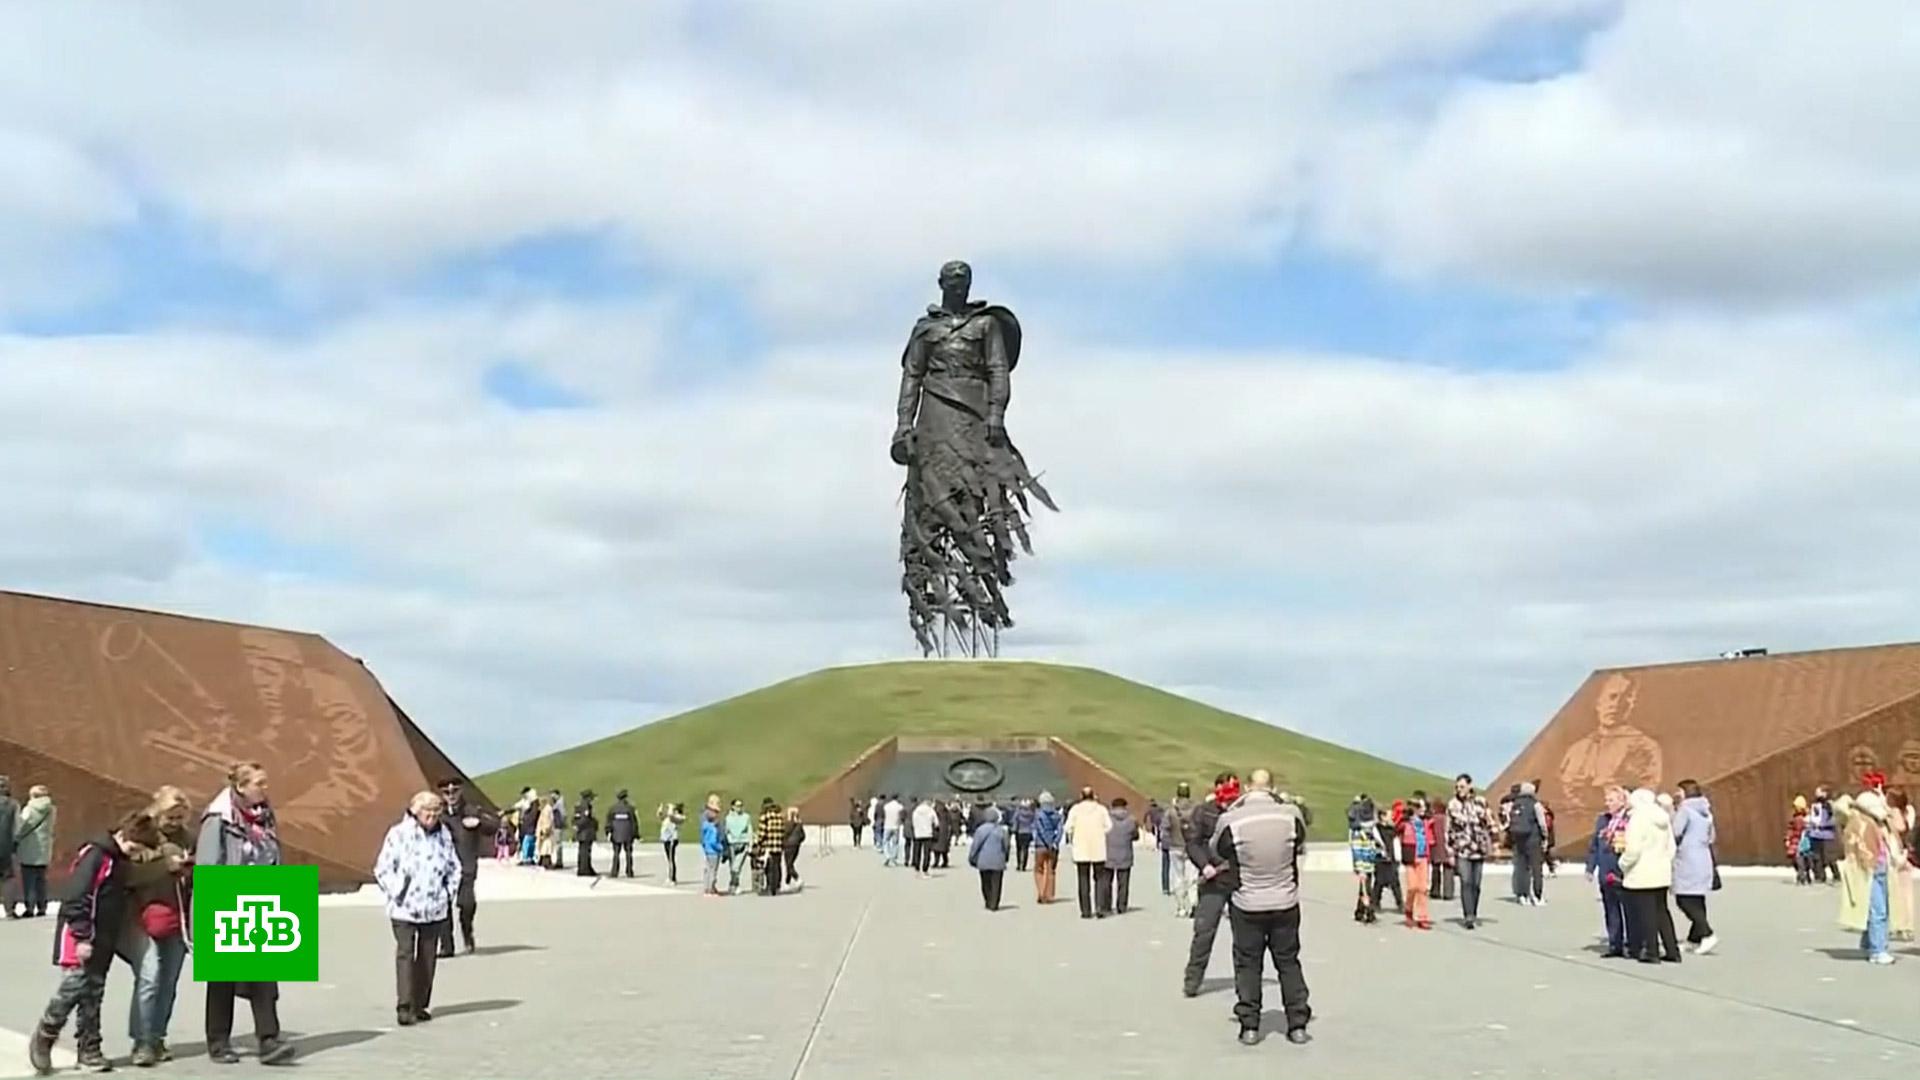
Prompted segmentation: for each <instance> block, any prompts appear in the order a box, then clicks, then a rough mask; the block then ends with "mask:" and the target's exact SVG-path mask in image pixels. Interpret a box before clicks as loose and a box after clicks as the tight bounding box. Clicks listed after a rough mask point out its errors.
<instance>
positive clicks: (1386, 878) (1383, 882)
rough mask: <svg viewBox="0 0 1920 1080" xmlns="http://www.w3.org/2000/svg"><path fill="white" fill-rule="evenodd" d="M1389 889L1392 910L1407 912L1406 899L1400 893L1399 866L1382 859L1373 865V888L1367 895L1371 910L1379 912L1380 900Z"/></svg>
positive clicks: (1391, 861) (1389, 860)
mask: <svg viewBox="0 0 1920 1080" xmlns="http://www.w3.org/2000/svg"><path fill="white" fill-rule="evenodd" d="M1389 889H1391V890H1392V891H1393V909H1394V910H1395V911H1405V910H1407V898H1406V896H1405V894H1403V893H1401V891H1400V866H1399V864H1398V863H1395V862H1394V861H1393V860H1391V859H1386V858H1382V859H1381V860H1380V861H1379V862H1376V863H1374V864H1373V888H1372V890H1371V891H1370V892H1369V894H1368V899H1369V901H1370V902H1371V903H1372V904H1373V910H1375V911H1379V910H1380V899H1381V897H1382V896H1384V895H1385V894H1386V892H1387V891H1388V890H1389Z"/></svg>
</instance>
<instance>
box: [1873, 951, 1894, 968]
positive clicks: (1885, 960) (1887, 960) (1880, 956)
mask: <svg viewBox="0 0 1920 1080" xmlns="http://www.w3.org/2000/svg"><path fill="white" fill-rule="evenodd" d="M1867 963H1869V964H1879V965H1881V966H1883V967H1884V966H1885V965H1887V964H1891V963H1893V954H1892V953H1874V954H1873V955H1872V956H1869V957H1867Z"/></svg>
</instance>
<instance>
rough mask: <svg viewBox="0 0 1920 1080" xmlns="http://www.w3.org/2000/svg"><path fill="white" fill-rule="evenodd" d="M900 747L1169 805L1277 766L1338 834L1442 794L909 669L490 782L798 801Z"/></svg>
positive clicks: (1162, 695) (1137, 691) (647, 799)
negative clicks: (1106, 774)
mask: <svg viewBox="0 0 1920 1080" xmlns="http://www.w3.org/2000/svg"><path fill="white" fill-rule="evenodd" d="M891 735H970V736H982V737H993V736H1006V735H1053V736H1057V737H1059V738H1063V739H1065V740H1067V741H1068V742H1070V743H1072V744H1074V745H1075V746H1076V747H1078V748H1079V749H1080V750H1082V751H1083V752H1085V753H1087V754H1088V755H1090V756H1092V757H1093V758H1094V759H1095V760H1097V761H1099V762H1100V763H1101V764H1103V765H1105V766H1106V767H1108V768H1109V769H1112V770H1113V771H1114V772H1116V773H1118V774H1120V775H1121V776H1122V777H1124V778H1126V779H1127V780H1129V781H1131V782H1133V783H1134V784H1135V785H1137V786H1139V787H1140V788H1141V789H1142V790H1144V791H1147V792H1150V793H1153V794H1155V795H1158V796H1159V797H1161V798H1162V800H1163V801H1164V799H1165V798H1166V796H1168V795H1170V794H1171V793H1172V791H1173V786H1174V784H1175V783H1177V782H1178V781H1181V780H1187V781H1191V782H1192V783H1193V784H1194V785H1195V788H1196V790H1204V784H1205V783H1206V782H1207V781H1209V780H1211V778H1212V777H1213V776H1214V774H1216V773H1218V772H1220V771H1221V770H1223V769H1229V768H1231V769H1235V770H1238V771H1240V772H1241V773H1242V774H1243V775H1244V774H1245V771H1246V770H1248V769H1251V768H1253V767H1256V766H1266V767H1267V768H1270V769H1273V770H1274V771H1275V774H1276V775H1277V776H1279V777H1280V778H1281V779H1282V784H1283V786H1284V787H1285V788H1286V789H1287V790H1290V791H1294V792H1298V793H1300V794H1302V795H1303V796H1305V797H1306V798H1307V799H1308V801H1309V802H1310V804H1311V805H1312V806H1313V807H1314V808H1315V809H1316V811H1317V812H1316V814H1315V824H1316V828H1315V830H1314V832H1315V833H1316V834H1317V835H1321V836H1328V835H1334V834H1337V833H1339V832H1341V831H1342V829H1343V828H1344V826H1343V824H1342V822H1343V818H1344V810H1345V806H1346V803H1347V800H1348V799H1350V798H1352V797H1353V794H1354V793H1355V792H1357V791H1366V792H1369V793H1371V794H1373V795H1375V796H1376V797H1385V798H1393V797H1398V796H1402V795H1405V794H1406V793H1408V792H1410V791H1413V790H1414V789H1416V788H1424V789H1426V790H1427V791H1431V792H1439V791H1442V790H1444V789H1445V787H1446V782H1445V781H1444V780H1442V779H1441V778H1440V777H1437V776H1434V775H1432V774H1429V773H1424V772H1421V771H1420V770H1418V769H1411V768H1407V767H1405V766H1402V765H1396V764H1394V763H1392V762H1389V761H1384V760H1381V759H1380V758H1376V757H1372V756H1370V755H1367V754H1362V753H1358V752H1356V751H1353V750H1348V749H1346V748H1344V747H1341V746H1337V745H1335V744H1333V743H1329V742H1323V741H1321V740H1319V739H1314V738H1309V737H1307V736H1305V735H1301V734H1298V733H1296V732H1292V731H1286V730H1284V729H1281V728H1276V727H1272V726H1270V725H1267V724H1262V723H1260V722H1259V721H1256V720H1250V719H1248V718H1246V717H1244V716H1237V715H1235V714H1233V713H1229V712H1225V711H1223V710H1220V709H1215V708H1212V707H1211V706H1207V705H1202V704H1200V703H1199V702H1197V701H1192V700H1190V699H1188V698H1183V697H1179V696H1177V695H1174V694H1169V693H1167V692H1165V691H1162V690H1156V689H1154V688H1152V687H1150V686H1143V685H1141V684H1139V683H1135V682H1129V681H1127V680H1125V679H1121V678H1116V677H1115V676H1112V675H1108V674H1106V673H1104V672H1099V671H1093V670H1090V669H1086V668H1073V667H1060V666H1055V665H1049V664H1034V663H1023V662H994V661H925V660H921V661H907V662H902V663H890V664H874V665H869V666H864V667H848V668H832V669H829V670H826V671H819V672H815V673H814V674H812V675H806V676H802V677H800V678H798V679H791V680H789V681H787V682H783V683H777V684H775V685H773V686H768V687H765V688H763V689H760V690H755V691H753V692H752V693H749V694H744V695H742V696H740V697H736V698H732V699H729V700H726V701H721V702H717V703H715V704H712V705H708V706H705V707H704V708H700V709H695V710H693V711H692V712H688V713H683V714H681V715H679V716H675V717H671V718H668V719H665V720H660V721H657V722H655V723H652V724H648V725H646V726H645V727H639V728H635V729H633V730H631V731H628V732H624V733H622V734H619V735H614V736H612V737H610V738H606V739H601V740H599V741H597V742H591V743H587V744H585V745H583V746H576V747H574V748H572V749H570V750H562V751H560V752H558V753H554V754H549V755H547V756H545V757H540V758H535V759H533V760H531V761H526V762H522V763H520V764H518V765H513V766H510V767H508V768H505V769H501V770H499V771H498V772H494V773H489V774H487V775H486V776H482V777H480V778H479V783H480V785H481V786H482V787H483V788H484V789H485V790H486V792H487V793H488V794H489V795H491V796H493V798H494V799H496V800H498V801H501V802H507V801H511V800H512V798H513V797H514V795H515V794H517V793H518V792H519V790H520V788H522V787H524V786H528V785H532V786H534V787H537V788H538V789H540V790H542V791H545V790H547V789H548V788H553V787H558V788H560V789H561V790H562V791H564V792H566V794H567V796H568V797H569V798H571V797H572V796H573V794H574V793H575V792H577V791H579V790H581V789H583V788H592V789H593V790H594V791H595V792H597V793H598V794H599V795H600V797H601V802H602V804H603V805H604V803H605V802H606V801H607V800H609V799H610V798H611V797H612V795H613V792H614V791H616V790H618V789H620V788H627V789H629V790H630V791H631V792H632V795H633V798H634V802H635V805H637V806H639V807H641V809H642V813H643V814H648V813H650V811H651V808H652V807H653V806H654V805H657V804H658V803H661V802H665V801H672V802H681V801H684V802H686V803H687V804H688V806H689V807H692V806H697V805H698V804H699V801H700V800H701V799H702V798H704V796H705V793H706V792H708V791H721V792H726V793H729V794H730V795H732V794H737V795H740V796H743V797H746V798H747V799H748V800H749V801H750V802H751V803H753V804H756V805H757V804H758V802H759V800H760V798H761V797H762V796H765V795H771V796H773V797H774V798H776V799H780V800H783V801H786V800H791V799H795V798H797V797H799V796H801V795H803V794H805V793H806V792H807V791H808V790H810V789H811V788H813V786H814V785H816V784H818V783H820V782H821V781H823V780H826V779H827V778H829V777H831V776H833V775H835V774H836V773H838V772H839V771H840V770H841V769H842V768H844V767H845V766H846V765H847V764H848V763H849V762H851V761H852V760H853V758H854V757H855V756H856V755H858V754H859V753H860V752H861V751H863V750H865V749H866V748H867V747H869V746H872V745H873V744H874V743H876V742H879V741H880V740H882V739H885V738H887V737H888V736H891Z"/></svg>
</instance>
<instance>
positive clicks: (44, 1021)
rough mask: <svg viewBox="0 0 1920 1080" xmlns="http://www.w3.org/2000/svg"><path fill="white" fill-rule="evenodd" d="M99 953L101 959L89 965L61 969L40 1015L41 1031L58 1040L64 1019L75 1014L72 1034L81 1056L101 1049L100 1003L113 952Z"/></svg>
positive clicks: (65, 1022) (103, 947) (65, 1024)
mask: <svg viewBox="0 0 1920 1080" xmlns="http://www.w3.org/2000/svg"><path fill="white" fill-rule="evenodd" d="M102 952H103V954H104V955H105V957H106V958H105V959H104V960H102V959H101V958H100V957H99V956H95V958H94V959H93V960H92V961H91V962H89V963H86V964H83V965H81V966H79V967H71V968H66V969H64V970H63V971H62V972H61V975H60V985H58V986H56V987H54V990H53V997H51V998H48V999H47V1009H46V1011H45V1012H43V1013H41V1014H40V1030H41V1031H42V1032H43V1033H44V1034H47V1035H51V1036H54V1037H56V1038H57V1037H58V1036H59V1034H60V1032H61V1030H62V1029H64V1028H65V1027H66V1026H67V1018H68V1017H70V1016H75V1014H76V1013H77V1014H78V1016H77V1017H75V1021H74V1025H73V1035H74V1040H75V1041H76V1042H78V1043H79V1045H80V1052H81V1053H83V1054H84V1053H89V1052H92V1053H98V1052H99V1050H100V1002H101V1001H102V1000H103V999H105V998H106V996H107V970H108V969H109V968H110V967H112V966H113V950H112V949H111V948H110V947H107V946H102Z"/></svg>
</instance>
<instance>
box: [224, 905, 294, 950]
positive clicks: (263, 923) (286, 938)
mask: <svg viewBox="0 0 1920 1080" xmlns="http://www.w3.org/2000/svg"><path fill="white" fill-rule="evenodd" d="M234 903H235V905H236V907H235V909H234V910H230V911H228V910H222V911H215V912H214V913H213V926H214V932H213V951H214V952H219V953H290V952H297V951H299V949H300V917H299V916H297V915H295V914H294V913H292V912H290V911H282V910H281V909H280V898H279V897H277V896H236V897H234Z"/></svg>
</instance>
